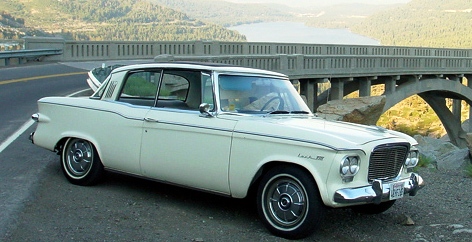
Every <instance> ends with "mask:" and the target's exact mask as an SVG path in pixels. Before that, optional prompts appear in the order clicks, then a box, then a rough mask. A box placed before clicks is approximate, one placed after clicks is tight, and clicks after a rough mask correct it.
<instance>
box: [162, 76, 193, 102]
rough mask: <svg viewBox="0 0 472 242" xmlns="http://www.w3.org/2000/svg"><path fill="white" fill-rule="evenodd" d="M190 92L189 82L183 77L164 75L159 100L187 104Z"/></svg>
mask: <svg viewBox="0 0 472 242" xmlns="http://www.w3.org/2000/svg"><path fill="white" fill-rule="evenodd" d="M188 90H189V81H188V80H187V79H186V78H184V77H183V76H179V75H175V74H169V73H164V77H163V78H162V84H161V89H160V90H159V100H180V101H183V102H185V100H186V99H187V94H188Z"/></svg>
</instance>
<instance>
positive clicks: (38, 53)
mask: <svg viewBox="0 0 472 242" xmlns="http://www.w3.org/2000/svg"><path fill="white" fill-rule="evenodd" d="M61 54H62V49H34V50H9V51H0V59H4V60H5V66H8V65H10V61H11V59H17V60H18V63H19V64H21V63H23V62H26V61H28V60H31V59H36V60H39V61H40V60H41V58H42V57H44V56H50V55H61Z"/></svg>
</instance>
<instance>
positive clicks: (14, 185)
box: [0, 63, 472, 241]
mask: <svg viewBox="0 0 472 242" xmlns="http://www.w3.org/2000/svg"><path fill="white" fill-rule="evenodd" d="M80 64H81V63H73V64H69V65H62V64H41V65H28V66H20V67H9V68H0V145H1V144H2V143H3V142H4V141H5V140H6V139H7V138H8V137H11V135H12V134H14V133H15V132H16V131H17V130H18V129H20V128H21V127H22V126H23V125H24V124H25V123H26V122H28V121H29V119H30V115H31V114H32V113H34V112H36V110H37V107H36V100H37V99H39V98H41V97H43V96H50V95H69V94H71V93H73V92H76V91H79V90H82V89H85V88H87V85H86V83H85V78H86V75H85V70H84V69H81V68H75V67H71V66H77V67H83V66H81V65H80ZM85 66H86V65H85ZM84 68H85V69H87V68H89V67H84ZM63 75H64V76H63ZM22 78H28V79H22ZM33 130H34V125H33V126H31V127H27V128H24V132H21V133H20V134H18V136H19V137H18V138H16V139H14V140H13V141H12V143H11V144H9V145H8V146H7V147H6V148H4V150H3V151H0V241H285V240H284V239H281V238H278V237H274V236H272V235H271V234H269V233H268V232H267V231H266V229H265V228H264V227H263V226H262V225H261V223H260V221H259V219H258V217H257V215H256V211H255V207H254V203H253V201H252V200H250V199H246V200H237V199H230V198H225V197H220V196H215V195H210V194H205V193H201V192H196V191H191V190H187V189H183V188H178V187H174V186H169V185H165V184H161V183H156V182H151V181H146V180H142V179H138V178H132V177H127V176H123V175H118V174H107V177H106V179H105V180H104V181H103V182H102V183H100V184H98V185H96V186H93V187H80V186H74V185H72V184H70V183H68V182H67V180H66V179H65V178H64V176H63V175H62V173H61V170H60V165H59V157H58V156H57V155H55V154H54V153H52V152H50V151H47V150H44V149H41V148H38V147H36V146H34V145H32V144H31V143H30V142H29V140H28V134H29V133H30V132H32V131H33ZM420 173H421V174H422V175H423V177H424V178H425V180H426V182H427V186H426V187H425V188H424V189H422V190H421V191H420V192H419V193H418V195H417V196H416V197H405V198H403V199H401V200H399V201H397V203H396V204H395V205H394V206H393V207H392V208H391V209H390V210H388V211H387V212H385V213H383V214H379V215H369V216H367V215H360V214H356V213H353V212H352V211H351V210H350V209H337V210H328V212H327V214H326V217H325V218H324V220H323V221H324V223H323V224H322V226H321V227H320V229H319V230H318V231H317V232H316V233H315V234H314V235H312V236H310V237H309V238H307V239H305V241H469V239H470V236H472V199H470V198H471V196H470V194H471V192H472V179H470V178H468V177H465V176H464V175H463V174H461V173H460V172H458V171H448V172H436V171H430V170H426V169H423V170H420ZM407 217H408V218H410V219H411V220H412V221H413V222H414V224H411V225H407V224H405V218H407Z"/></svg>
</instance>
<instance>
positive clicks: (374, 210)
mask: <svg viewBox="0 0 472 242" xmlns="http://www.w3.org/2000/svg"><path fill="white" fill-rule="evenodd" d="M395 201H396V200H390V201H387V202H383V203H380V204H365V205H359V206H353V207H352V208H351V209H352V211H354V212H356V213H362V214H379V213H383V212H385V211H387V210H388V209H389V208H390V207H392V206H393V204H395Z"/></svg>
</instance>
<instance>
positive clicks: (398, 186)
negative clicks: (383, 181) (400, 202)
mask: <svg viewBox="0 0 472 242" xmlns="http://www.w3.org/2000/svg"><path fill="white" fill-rule="evenodd" d="M404 185H405V183H404V182H397V183H392V184H390V200H395V199H399V198H402V197H403V193H404V192H405V187H404Z"/></svg>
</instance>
